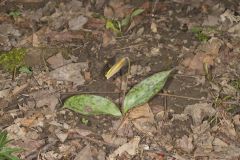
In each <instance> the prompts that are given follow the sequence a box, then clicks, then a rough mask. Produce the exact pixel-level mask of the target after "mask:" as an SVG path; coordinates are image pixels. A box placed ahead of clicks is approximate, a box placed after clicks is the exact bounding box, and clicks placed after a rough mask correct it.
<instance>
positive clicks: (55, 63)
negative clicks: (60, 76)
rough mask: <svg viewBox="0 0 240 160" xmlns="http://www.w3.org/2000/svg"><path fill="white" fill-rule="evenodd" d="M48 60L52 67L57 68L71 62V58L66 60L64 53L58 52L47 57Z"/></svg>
mask: <svg viewBox="0 0 240 160" xmlns="http://www.w3.org/2000/svg"><path fill="white" fill-rule="evenodd" d="M47 62H48V63H49V64H50V66H51V68H53V69H56V68H59V67H61V66H64V65H66V64H68V63H70V62H71V60H66V59H65V58H64V57H63V55H62V53H58V54H56V55H54V56H52V57H50V58H48V59H47Z"/></svg>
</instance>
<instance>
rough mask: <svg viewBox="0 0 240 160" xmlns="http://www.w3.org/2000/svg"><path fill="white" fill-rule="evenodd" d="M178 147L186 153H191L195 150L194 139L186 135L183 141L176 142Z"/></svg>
mask: <svg viewBox="0 0 240 160" xmlns="http://www.w3.org/2000/svg"><path fill="white" fill-rule="evenodd" d="M176 143H177V145H178V146H179V147H180V148H181V149H182V150H183V151H185V152H187V153H191V152H192V151H193V149H194V146H193V137H192V136H189V137H188V136H186V135H184V136H183V137H182V138H181V139H178V140H177V141H176Z"/></svg>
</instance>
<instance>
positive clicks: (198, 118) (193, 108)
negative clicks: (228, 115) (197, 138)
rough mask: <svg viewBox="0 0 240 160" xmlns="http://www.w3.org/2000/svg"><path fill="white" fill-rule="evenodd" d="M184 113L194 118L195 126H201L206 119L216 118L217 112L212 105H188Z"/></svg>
mask: <svg viewBox="0 0 240 160" xmlns="http://www.w3.org/2000/svg"><path fill="white" fill-rule="evenodd" d="M184 113H185V114H188V115H190V116H191V117H192V119H193V124H194V125H200V124H201V123H202V120H203V119H204V118H206V117H211V116H214V115H215V113H216V110H215V109H214V108H213V107H212V105H211V104H208V103H197V104H193V105H188V106H187V107H186V108H185V109H184Z"/></svg>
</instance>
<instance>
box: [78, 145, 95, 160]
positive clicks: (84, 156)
mask: <svg viewBox="0 0 240 160" xmlns="http://www.w3.org/2000/svg"><path fill="white" fill-rule="evenodd" d="M74 160H93V157H92V151H91V147H90V145H87V146H85V147H84V148H83V149H82V150H81V151H80V152H79V153H78V154H77V156H76V157H75V158H74Z"/></svg>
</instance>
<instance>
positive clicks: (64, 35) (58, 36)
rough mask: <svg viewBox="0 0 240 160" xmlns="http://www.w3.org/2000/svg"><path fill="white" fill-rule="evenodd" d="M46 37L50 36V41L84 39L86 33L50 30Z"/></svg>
mask: <svg viewBox="0 0 240 160" xmlns="http://www.w3.org/2000/svg"><path fill="white" fill-rule="evenodd" d="M45 37H46V38H49V39H50V41H58V42H71V41H73V40H74V39H77V40H82V39H84V35H83V33H82V32H70V31H65V32H57V31H49V33H46V34H45Z"/></svg>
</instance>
